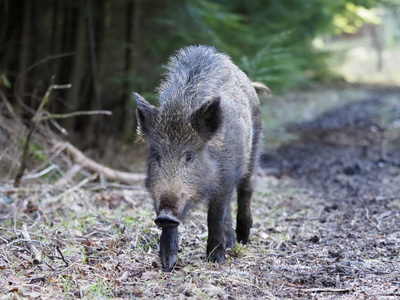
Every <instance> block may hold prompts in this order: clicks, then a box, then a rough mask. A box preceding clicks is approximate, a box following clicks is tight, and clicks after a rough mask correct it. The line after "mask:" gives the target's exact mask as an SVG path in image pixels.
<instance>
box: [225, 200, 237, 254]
mask: <svg viewBox="0 0 400 300" xmlns="http://www.w3.org/2000/svg"><path fill="white" fill-rule="evenodd" d="M224 226H225V246H226V248H231V247H232V245H233V242H234V239H235V236H234V234H233V229H232V214H231V204H230V203H227V205H226V211H225V220H224Z"/></svg>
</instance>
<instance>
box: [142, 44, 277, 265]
mask: <svg viewBox="0 0 400 300" xmlns="http://www.w3.org/2000/svg"><path fill="white" fill-rule="evenodd" d="M165 68H166V73H165V80H164V81H163V82H162V83H161V84H160V86H159V87H158V89H157V93H158V98H159V103H160V106H159V107H155V106H153V105H151V104H149V103H148V102H147V101H146V100H145V99H144V98H143V97H142V96H140V95H139V94H135V100H136V104H137V110H136V116H137V122H138V133H139V136H140V137H141V138H142V139H143V141H144V142H145V143H146V145H147V178H146V180H145V185H146V187H147V189H148V191H149V193H150V195H151V197H152V198H153V200H154V208H155V211H156V214H157V217H156V219H155V223H156V224H157V225H158V226H160V227H161V228H162V234H161V237H160V258H161V263H162V267H163V270H164V271H170V270H171V269H172V267H173V265H174V264H175V262H176V260H177V253H178V241H179V239H178V225H179V224H180V223H181V222H182V220H183V218H184V216H185V214H186V213H187V211H188V210H189V209H190V208H191V207H192V206H194V205H195V204H197V203H199V202H202V201H204V202H206V203H207V204H208V215H207V222H208V241H207V258H208V260H210V261H212V262H215V261H216V262H222V261H224V259H225V249H226V247H231V246H232V244H233V242H234V232H233V230H232V217H231V205H230V200H231V198H232V194H233V192H234V190H235V189H236V190H237V204H238V210H237V224H236V238H237V240H238V242H241V243H244V244H246V243H247V242H248V240H249V233H250V228H251V227H252V223H253V221H252V216H251V210H250V203H251V197H252V193H253V181H254V177H255V172H256V165H257V162H258V158H259V152H260V143H261V135H262V134H261V117H260V102H259V99H258V97H257V94H256V89H257V90H258V91H261V92H267V93H268V92H269V90H268V88H267V87H266V86H264V85H262V84H260V83H254V85H253V84H252V82H251V81H250V80H249V79H248V78H247V76H246V75H245V74H244V73H243V72H242V71H241V70H240V69H239V68H238V67H237V66H236V65H234V64H233V63H232V61H231V59H230V58H229V57H228V56H227V55H225V54H223V53H220V52H218V51H217V50H216V49H215V48H213V47H208V46H190V47H186V48H183V49H181V50H179V51H178V52H177V53H176V55H174V56H172V57H171V58H170V59H169V62H168V64H167V65H166V66H165Z"/></svg>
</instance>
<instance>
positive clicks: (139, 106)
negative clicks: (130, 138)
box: [135, 93, 158, 136]
mask: <svg viewBox="0 0 400 300" xmlns="http://www.w3.org/2000/svg"><path fill="white" fill-rule="evenodd" d="M135 101H136V119H137V123H138V131H139V133H140V134H141V135H144V136H148V135H149V133H150V129H151V128H152V127H153V123H154V120H155V118H156V116H157V113H158V109H157V108H156V107H154V106H153V105H151V104H150V103H149V102H147V101H146V100H145V99H144V98H143V97H142V96H140V95H139V94H138V93H135Z"/></svg>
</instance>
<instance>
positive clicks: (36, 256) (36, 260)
mask: <svg viewBox="0 0 400 300" xmlns="http://www.w3.org/2000/svg"><path fill="white" fill-rule="evenodd" d="M21 233H22V235H23V236H24V238H25V239H26V240H30V239H31V237H30V235H29V232H28V229H27V227H26V224H22V229H21ZM27 243H28V246H29V250H30V251H31V253H32V254H33V255H34V258H33V261H32V263H33V264H34V265H38V264H40V262H41V260H42V255H41V253H40V252H39V250H38V249H37V248H36V247H35V245H33V243H32V242H27Z"/></svg>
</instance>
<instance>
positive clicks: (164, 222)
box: [154, 209, 180, 229]
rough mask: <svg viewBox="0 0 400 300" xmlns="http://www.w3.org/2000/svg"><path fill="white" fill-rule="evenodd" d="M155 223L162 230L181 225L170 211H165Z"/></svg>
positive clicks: (161, 212)
mask: <svg viewBox="0 0 400 300" xmlns="http://www.w3.org/2000/svg"><path fill="white" fill-rule="evenodd" d="M154 222H155V223H156V224H157V225H158V226H160V227H161V228H162V229H172V228H175V227H177V226H178V225H179V223H180V222H179V220H178V219H177V218H176V217H175V216H174V215H173V214H172V212H171V211H170V210H166V209H163V210H162V211H160V213H159V214H158V216H157V218H156V219H155V220H154Z"/></svg>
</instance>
